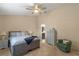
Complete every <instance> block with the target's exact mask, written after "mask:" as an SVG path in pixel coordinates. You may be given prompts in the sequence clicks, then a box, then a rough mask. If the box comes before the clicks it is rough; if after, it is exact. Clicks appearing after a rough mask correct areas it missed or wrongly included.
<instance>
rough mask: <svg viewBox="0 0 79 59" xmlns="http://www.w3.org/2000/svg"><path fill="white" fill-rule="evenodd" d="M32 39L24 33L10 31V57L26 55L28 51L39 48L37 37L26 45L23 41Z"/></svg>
mask: <svg viewBox="0 0 79 59" xmlns="http://www.w3.org/2000/svg"><path fill="white" fill-rule="evenodd" d="M30 37H32V36H30V35H28V34H27V33H25V32H21V31H10V32H9V45H8V46H9V48H10V52H11V55H12V56H21V55H24V54H26V53H27V52H28V51H30V50H33V49H35V48H39V47H40V40H39V38H38V37H36V38H34V39H33V40H31V42H30V43H29V44H28V42H29V41H28V42H26V40H25V39H28V40H29V38H30Z"/></svg>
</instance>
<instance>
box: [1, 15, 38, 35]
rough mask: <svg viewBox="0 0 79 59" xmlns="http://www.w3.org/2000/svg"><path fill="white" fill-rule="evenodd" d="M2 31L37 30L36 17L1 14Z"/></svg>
mask: <svg viewBox="0 0 79 59" xmlns="http://www.w3.org/2000/svg"><path fill="white" fill-rule="evenodd" d="M0 18H3V19H2V22H3V23H2V27H3V28H2V31H3V32H6V31H32V32H34V34H36V32H37V28H36V27H37V25H36V20H37V19H36V17H33V16H1V17H0Z"/></svg>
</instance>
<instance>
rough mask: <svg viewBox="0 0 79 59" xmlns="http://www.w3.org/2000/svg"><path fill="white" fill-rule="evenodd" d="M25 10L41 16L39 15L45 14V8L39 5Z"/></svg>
mask: <svg viewBox="0 0 79 59" xmlns="http://www.w3.org/2000/svg"><path fill="white" fill-rule="evenodd" d="M26 10H31V11H32V14H41V13H46V7H44V6H43V5H42V4H40V3H35V4H34V5H33V6H31V7H27V8H26Z"/></svg>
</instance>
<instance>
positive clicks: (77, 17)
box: [38, 4, 79, 50]
mask: <svg viewBox="0 0 79 59" xmlns="http://www.w3.org/2000/svg"><path fill="white" fill-rule="evenodd" d="M38 22H39V24H38V25H39V34H40V28H41V27H40V25H41V24H45V25H46V30H47V29H48V28H55V29H56V30H57V33H58V35H57V37H58V39H60V38H64V39H69V40H71V41H72V48H74V49H77V50H79V5H76V4H73V5H72V4H70V5H65V6H62V7H60V8H57V9H55V10H53V11H52V12H51V13H49V14H47V15H41V16H39V17H38Z"/></svg>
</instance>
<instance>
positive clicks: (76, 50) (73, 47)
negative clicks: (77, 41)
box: [71, 47, 79, 51]
mask: <svg viewBox="0 0 79 59" xmlns="http://www.w3.org/2000/svg"><path fill="white" fill-rule="evenodd" d="M71 49H73V50H76V51H79V49H77V48H75V47H72V48H71Z"/></svg>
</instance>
